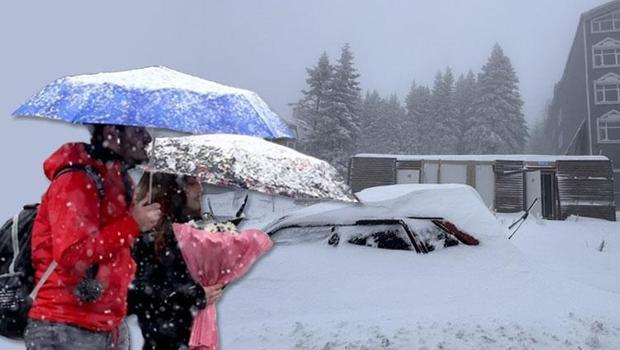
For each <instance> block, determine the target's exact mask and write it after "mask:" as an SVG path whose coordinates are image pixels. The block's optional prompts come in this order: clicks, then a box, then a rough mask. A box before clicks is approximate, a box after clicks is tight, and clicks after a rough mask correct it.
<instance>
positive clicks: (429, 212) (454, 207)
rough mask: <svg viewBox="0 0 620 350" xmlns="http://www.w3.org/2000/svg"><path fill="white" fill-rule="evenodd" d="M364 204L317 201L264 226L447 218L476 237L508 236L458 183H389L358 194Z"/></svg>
mask: <svg viewBox="0 0 620 350" xmlns="http://www.w3.org/2000/svg"><path fill="white" fill-rule="evenodd" d="M356 196H357V197H358V198H359V199H360V201H361V202H362V203H361V204H355V203H354V204H343V203H335V202H327V203H321V204H316V205H313V206H310V207H307V208H304V209H301V210H298V211H295V212H293V213H290V214H288V216H287V217H286V218H284V219H281V220H277V221H275V222H273V223H271V224H270V225H267V226H266V227H265V228H264V229H265V230H268V231H271V230H272V229H274V228H276V227H281V226H284V225H291V224H301V225H304V224H313V223H334V224H350V223H351V222H352V221H356V220H360V219H372V218H379V219H389V218H403V217H435V218H444V219H446V220H448V221H450V222H452V223H453V224H455V225H456V226H457V227H458V228H459V229H461V230H462V231H464V232H467V233H469V234H471V235H473V236H475V237H479V238H480V237H482V236H497V235H505V234H506V231H505V228H503V227H501V226H499V225H498V224H497V221H496V220H495V218H494V217H493V215H492V214H491V212H489V210H488V209H487V208H486V207H485V205H484V202H483V201H482V199H481V198H480V195H479V194H478V192H477V191H476V190H474V189H473V188H472V187H470V186H467V185H457V184H441V185H433V184H415V185H390V186H379V187H372V188H368V189H365V190H363V191H360V192H358V193H356Z"/></svg>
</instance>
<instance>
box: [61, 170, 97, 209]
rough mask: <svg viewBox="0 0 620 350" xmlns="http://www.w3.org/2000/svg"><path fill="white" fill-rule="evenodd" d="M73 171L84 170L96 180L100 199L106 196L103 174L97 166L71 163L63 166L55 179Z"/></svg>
mask: <svg viewBox="0 0 620 350" xmlns="http://www.w3.org/2000/svg"><path fill="white" fill-rule="evenodd" d="M72 171H83V172H85V173H86V175H88V177H90V178H91V180H93V181H94V182H95V186H97V194H98V195H99V199H101V200H103V198H104V197H105V190H104V188H103V180H102V179H101V175H100V174H99V172H98V171H97V170H95V168H93V167H92V166H90V165H82V164H71V165H68V166H66V167H63V168H61V169H60V170H59V171H58V172H56V175H55V176H54V180H56V179H57V178H59V177H60V175H62V174H65V173H68V172H72Z"/></svg>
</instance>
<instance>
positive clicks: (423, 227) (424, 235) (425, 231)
mask: <svg viewBox="0 0 620 350" xmlns="http://www.w3.org/2000/svg"><path fill="white" fill-rule="evenodd" d="M404 222H405V223H406V224H407V226H409V227H410V228H411V230H412V231H413V232H415V234H416V236H417V238H418V239H419V240H420V241H421V242H422V243H423V244H424V246H425V247H426V250H428V251H429V252H430V251H433V250H436V249H443V248H446V247H451V246H453V245H457V244H458V241H457V240H456V238H454V236H452V235H451V234H449V233H448V232H446V231H444V230H443V229H442V228H440V227H439V226H437V225H436V224H435V223H433V221H432V220H428V219H404Z"/></svg>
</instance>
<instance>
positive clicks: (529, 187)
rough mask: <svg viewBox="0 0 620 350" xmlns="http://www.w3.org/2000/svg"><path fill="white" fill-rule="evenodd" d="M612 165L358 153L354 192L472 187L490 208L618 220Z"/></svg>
mask: <svg viewBox="0 0 620 350" xmlns="http://www.w3.org/2000/svg"><path fill="white" fill-rule="evenodd" d="M613 174H614V173H613V167H612V164H611V161H610V160H609V159H608V158H607V157H604V156H541V155H454V156H453V155H429V156H422V155H390V154H358V155H355V156H354V157H352V158H351V160H350V163H349V176H348V181H349V184H350V185H351V188H352V189H353V191H355V192H357V191H360V190H363V189H365V188H368V187H373V186H381V185H392V184H406V183H459V184H467V185H470V186H472V187H474V188H475V189H476V190H477V191H478V193H479V194H480V196H481V197H482V199H483V200H484V202H485V203H486V204H487V206H488V207H489V208H490V209H491V210H495V211H497V212H502V213H510V212H519V211H522V210H524V209H526V208H527V207H528V206H529V205H530V204H531V203H533V202H534V200H535V199H536V198H538V201H537V202H536V204H535V205H534V207H533V209H532V213H535V214H536V215H539V216H541V217H544V218H547V219H565V218H566V217H568V216H570V215H579V216H588V217H595V218H602V219H607V220H616V205H615V201H614V178H613Z"/></svg>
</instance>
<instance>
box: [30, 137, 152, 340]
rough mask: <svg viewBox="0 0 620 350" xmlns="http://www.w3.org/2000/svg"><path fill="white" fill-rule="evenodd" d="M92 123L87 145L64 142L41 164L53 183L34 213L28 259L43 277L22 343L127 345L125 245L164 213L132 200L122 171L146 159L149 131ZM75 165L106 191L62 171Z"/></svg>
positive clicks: (129, 264)
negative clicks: (29, 256) (43, 281)
mask: <svg viewBox="0 0 620 350" xmlns="http://www.w3.org/2000/svg"><path fill="white" fill-rule="evenodd" d="M91 129H92V138H91V143H90V144H84V143H69V144H65V145H63V146H62V147H61V148H60V149H59V150H58V151H56V152H55V153H54V154H52V155H51V156H50V157H49V158H48V159H47V160H46V161H45V163H44V170H45V175H46V176H47V177H48V178H49V179H50V180H52V183H51V184H50V186H49V188H48V190H47V192H46V193H45V194H44V195H43V198H42V200H41V205H40V208H39V211H38V214H37V217H36V219H35V224H34V228H33V233H32V263H33V267H34V269H35V271H36V272H35V282H36V281H39V280H41V279H44V280H45V283H43V285H42V286H41V288H40V289H39V290H38V294H37V295H36V298H35V299H34V302H33V305H32V307H31V309H30V312H29V315H28V316H29V323H28V326H27V328H26V332H25V335H24V340H25V343H26V347H27V349H32V350H37V349H69V348H71V349H74V348H75V349H102V350H103V349H128V348H129V337H128V332H127V327H126V325H125V324H124V322H123V319H124V318H125V315H126V311H127V306H126V295H127V288H128V286H129V283H130V282H131V280H132V279H133V276H134V272H135V269H136V265H135V263H134V261H133V260H132V258H131V254H130V249H131V245H132V243H133V241H134V239H136V238H137V237H138V236H139V235H140V233H141V232H143V231H148V230H150V229H151V228H153V227H154V226H155V225H156V224H157V223H158V222H159V220H160V217H161V212H160V205H159V204H157V203H155V204H147V203H146V201H145V200H143V201H141V202H140V203H137V204H136V205H134V206H131V190H132V184H131V180H130V178H129V176H128V174H127V170H128V169H129V168H131V167H133V166H134V165H136V164H138V163H141V162H144V161H145V160H146V159H147V154H146V151H145V147H146V145H147V144H148V143H149V142H151V137H150V135H149V134H148V132H147V131H146V130H145V129H144V128H140V127H131V126H118V125H96V126H94V127H92V128H91ZM74 166H80V167H83V168H82V169H90V171H93V172H94V173H95V174H96V175H97V176H99V178H100V180H101V182H100V183H101V184H103V189H102V190H103V191H102V192H103V196H102V195H101V194H100V193H98V188H97V187H98V186H97V183H96V182H95V181H93V179H92V177H91V176H89V174H87V172H86V171H69V172H63V173H62V174H59V172H61V171H62V170H63V169H65V168H67V167H74ZM89 274H90V275H91V276H90V279H89V278H88V277H87V275H89ZM44 275H47V276H46V277H43V276H44Z"/></svg>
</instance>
